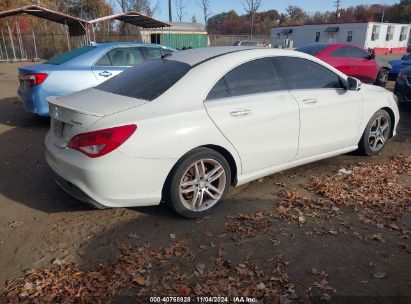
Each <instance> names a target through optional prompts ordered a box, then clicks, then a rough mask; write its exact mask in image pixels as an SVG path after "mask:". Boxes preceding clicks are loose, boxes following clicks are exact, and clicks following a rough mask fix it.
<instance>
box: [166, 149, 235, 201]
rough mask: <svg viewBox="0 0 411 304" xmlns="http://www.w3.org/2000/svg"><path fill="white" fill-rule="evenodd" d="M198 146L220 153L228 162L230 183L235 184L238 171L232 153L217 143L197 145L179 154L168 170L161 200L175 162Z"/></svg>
mask: <svg viewBox="0 0 411 304" xmlns="http://www.w3.org/2000/svg"><path fill="white" fill-rule="evenodd" d="M198 148H208V149H211V150H214V151H216V152H218V153H220V154H221V155H222V156H223V157H224V158H225V159H226V161H227V162H228V165H229V166H230V170H231V183H230V184H231V185H232V186H235V185H236V184H237V173H238V167H237V163H236V161H235V159H234V157H233V155H232V154H231V153H230V152H229V151H228V150H227V149H225V148H223V147H222V146H218V145H211V144H209V145H202V146H198V147H195V148H193V149H191V150H190V151H188V152H187V153H185V154H184V155H183V156H181V157H180V158H179V160H178V161H177V162H176V163H175V164H174V166H173V168H172V169H171V170H170V172H169V173H168V174H167V178H166V179H165V181H164V184H163V189H162V191H161V193H162V194H161V196H162V198H161V201H164V200H165V199H166V198H167V186H168V184H169V183H170V179H171V177H172V175H173V173H174V171H175V168H176V166H177V164H178V163H179V162H180V160H181V159H183V158H184V157H185V156H186V155H188V154H190V153H191V152H192V151H194V150H196V149H198Z"/></svg>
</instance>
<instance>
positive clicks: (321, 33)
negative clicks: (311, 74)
mask: <svg viewBox="0 0 411 304" xmlns="http://www.w3.org/2000/svg"><path fill="white" fill-rule="evenodd" d="M410 30H411V25H410V24H397V23H379V22H368V23H337V24H313V25H297V26H281V27H275V28H272V29H271V43H272V45H273V46H274V47H301V46H304V45H307V44H312V43H352V44H354V45H357V46H359V47H362V48H364V49H373V50H374V51H375V52H376V53H377V54H381V53H393V54H396V53H405V52H406V51H407V45H408V40H409V37H410Z"/></svg>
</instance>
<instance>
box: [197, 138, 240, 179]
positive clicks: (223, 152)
mask: <svg viewBox="0 0 411 304" xmlns="http://www.w3.org/2000/svg"><path fill="white" fill-rule="evenodd" d="M199 148H209V149H211V150H214V151H216V152H218V153H220V154H221V155H222V156H223V157H224V158H225V159H226V160H227V162H228V164H229V166H230V170H231V185H232V186H235V185H236V184H237V173H238V168H237V164H236V162H235V159H234V157H233V156H232V155H231V153H230V152H229V151H228V150H227V149H225V148H223V147H221V146H217V145H204V146H200V147H199Z"/></svg>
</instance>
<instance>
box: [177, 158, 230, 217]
mask: <svg viewBox="0 0 411 304" xmlns="http://www.w3.org/2000/svg"><path fill="white" fill-rule="evenodd" d="M226 183H227V178H226V172H225V170H224V167H223V166H222V164H220V163H219V162H218V161H216V160H214V159H200V160H197V161H196V162H194V163H193V164H192V165H191V166H190V167H189V168H188V169H187V170H186V171H185V173H184V174H183V177H182V178H181V181H180V185H179V194H180V199H181V202H182V203H183V204H184V206H185V207H186V208H187V209H189V210H191V211H197V212H199V211H204V210H207V209H210V208H211V207H213V206H214V205H215V204H216V203H217V202H218V201H219V200H220V198H221V197H222V195H223V194H224V189H225V186H226Z"/></svg>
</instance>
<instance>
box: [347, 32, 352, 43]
mask: <svg viewBox="0 0 411 304" xmlns="http://www.w3.org/2000/svg"><path fill="white" fill-rule="evenodd" d="M352 35H353V31H348V35H347V42H352Z"/></svg>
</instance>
